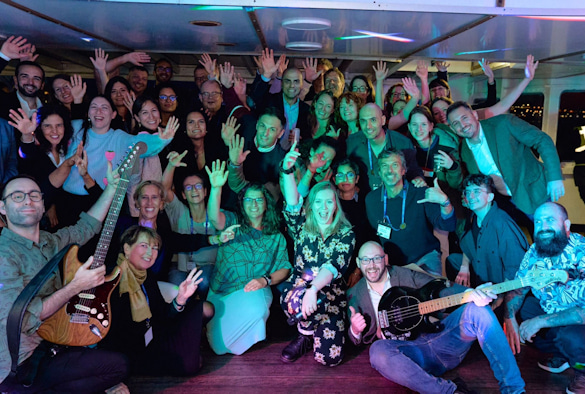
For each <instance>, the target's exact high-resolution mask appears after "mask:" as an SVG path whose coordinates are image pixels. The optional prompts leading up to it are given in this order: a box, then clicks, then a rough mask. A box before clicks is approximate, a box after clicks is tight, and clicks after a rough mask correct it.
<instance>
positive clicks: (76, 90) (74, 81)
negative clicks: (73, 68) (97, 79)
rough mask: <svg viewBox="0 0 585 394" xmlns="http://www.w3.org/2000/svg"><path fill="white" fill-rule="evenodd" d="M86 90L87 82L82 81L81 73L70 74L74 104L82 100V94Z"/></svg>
mask: <svg viewBox="0 0 585 394" xmlns="http://www.w3.org/2000/svg"><path fill="white" fill-rule="evenodd" d="M86 91H87V84H86V83H85V82H83V81H82V79H81V75H78V74H74V75H72V76H71V95H72V96H73V102H74V103H75V104H81V103H82V102H83V96H85V92H86Z"/></svg>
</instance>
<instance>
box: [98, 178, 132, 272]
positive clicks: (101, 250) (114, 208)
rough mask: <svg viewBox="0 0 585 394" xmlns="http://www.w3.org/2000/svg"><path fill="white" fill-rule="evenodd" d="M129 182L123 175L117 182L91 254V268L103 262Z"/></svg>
mask: <svg viewBox="0 0 585 394" xmlns="http://www.w3.org/2000/svg"><path fill="white" fill-rule="evenodd" d="M129 182H130V181H129V180H128V179H126V178H125V177H121V179H120V183H118V186H117V187H116V192H115V194H114V199H113V200H112V204H111V205H110V209H109V211H108V215H107V216H106V220H104V226H103V228H102V233H101V235H100V239H99V242H98V244H97V247H96V250H95V253H94V255H93V263H92V264H91V268H92V269H94V268H97V267H100V266H102V265H104V264H105V261H106V256H107V254H108V249H109V247H110V242H111V241H112V236H113V235H114V229H115V228H116V223H117V222H118V216H120V210H121V209H122V205H123V204H124V198H125V197H126V190H127V189H128V184H129Z"/></svg>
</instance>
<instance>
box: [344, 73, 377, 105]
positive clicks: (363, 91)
mask: <svg viewBox="0 0 585 394" xmlns="http://www.w3.org/2000/svg"><path fill="white" fill-rule="evenodd" d="M349 88H350V90H351V91H352V92H353V93H355V94H357V95H358V96H360V97H361V98H362V100H364V102H365V103H375V102H376V100H375V98H376V95H375V92H374V84H373V83H372V81H370V78H368V77H366V76H365V75H356V76H355V77H353V79H352V80H351V82H350V83H349Z"/></svg>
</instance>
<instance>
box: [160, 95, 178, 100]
mask: <svg viewBox="0 0 585 394" xmlns="http://www.w3.org/2000/svg"><path fill="white" fill-rule="evenodd" d="M158 98H159V99H161V100H171V101H175V100H176V99H177V96H166V95H164V94H161V95H160V96H158Z"/></svg>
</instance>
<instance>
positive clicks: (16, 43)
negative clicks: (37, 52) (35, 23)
mask: <svg viewBox="0 0 585 394" xmlns="http://www.w3.org/2000/svg"><path fill="white" fill-rule="evenodd" d="M26 41H27V40H26V38H24V37H22V36H18V37H14V36H10V37H8V39H7V40H6V41H4V42H3V43H2V47H0V52H2V53H3V54H4V55H6V56H8V57H9V58H11V59H21V58H22V57H23V56H28V53H29V52H30V49H31V45H32V44H27V42H26ZM33 52H34V51H33Z"/></svg>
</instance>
